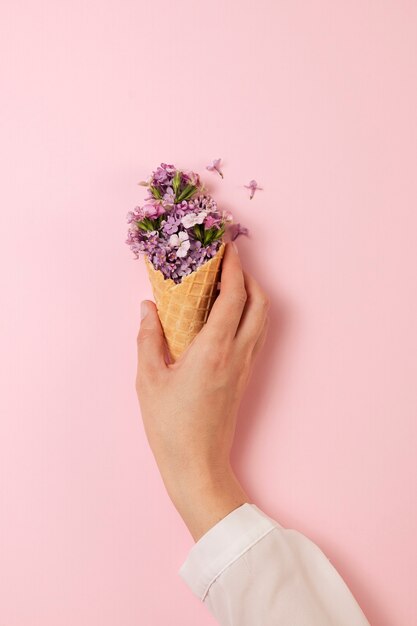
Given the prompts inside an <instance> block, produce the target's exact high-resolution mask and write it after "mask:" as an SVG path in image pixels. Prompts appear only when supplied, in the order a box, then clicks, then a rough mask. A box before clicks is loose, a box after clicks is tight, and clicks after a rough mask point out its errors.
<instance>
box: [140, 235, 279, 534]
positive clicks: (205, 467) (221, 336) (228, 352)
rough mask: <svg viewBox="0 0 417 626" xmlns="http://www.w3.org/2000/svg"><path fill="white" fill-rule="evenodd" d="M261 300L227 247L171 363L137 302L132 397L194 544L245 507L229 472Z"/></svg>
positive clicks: (156, 324)
mask: <svg viewBox="0 0 417 626" xmlns="http://www.w3.org/2000/svg"><path fill="white" fill-rule="evenodd" d="M267 312H268V300H267V298H266V296H265V294H264V292H263V291H262V289H261V288H260V286H259V285H258V283H257V282H256V281H255V279H254V278H252V277H251V276H250V275H248V274H247V273H243V271H242V267H241V263H240V258H239V255H238V253H237V248H236V246H235V244H228V245H227V246H226V252H225V256H224V260H223V267H222V274H221V287H220V294H219V296H218V298H217V299H216V301H215V303H214V305H213V308H212V310H211V312H210V315H209V318H208V321H207V323H206V324H205V326H204V327H203V329H202V330H201V331H200V332H199V334H198V335H197V337H196V338H195V339H194V341H193V342H192V344H191V345H190V346H189V347H188V349H187V350H186V351H185V352H184V354H183V355H182V356H181V358H180V359H179V360H178V361H176V362H175V363H172V364H170V363H167V362H166V344H165V338H164V334H163V331H162V327H161V324H160V321H159V318H158V314H157V310H156V307H155V305H154V303H153V302H150V301H144V302H143V303H142V322H141V326H140V331H139V336H138V372H137V393H138V398H139V403H140V407H141V411H142V418H143V423H144V427H145V431H146V434H147V437H148V440H149V444H150V446H151V449H152V452H153V454H154V456H155V459H156V462H157V464H158V467H159V470H160V472H161V476H162V479H163V481H164V483H165V486H166V488H167V491H168V494H169V495H170V497H171V499H172V501H173V503H174V505H175V506H176V508H177V510H178V511H179V513H180V515H181V516H182V517H183V519H184V521H185V523H186V524H187V526H188V528H189V529H190V532H191V534H192V535H193V537H194V539H196V540H197V539H198V538H199V537H201V536H202V535H203V534H204V533H205V532H206V531H207V530H208V529H209V528H210V527H211V526H213V525H214V524H215V523H217V522H218V521H219V520H220V519H222V518H223V517H225V516H226V515H227V514H228V513H230V512H231V511H232V510H234V509H235V508H237V507H238V506H240V505H241V504H243V503H244V502H246V501H247V496H246V494H245V493H244V491H243V489H242V487H241V486H240V485H239V483H238V481H237V479H236V477H235V475H234V472H233V470H232V468H231V465H230V451H231V447H232V443H233V437H234V433H235V426H236V416H237V411H238V408H239V404H240V401H241V398H242V394H243V391H244V389H245V386H246V384H247V381H248V378H249V376H250V372H251V369H252V365H253V362H254V359H255V356H256V355H257V353H258V352H259V350H260V348H261V346H262V344H263V342H264V339H265V335H266V330H267Z"/></svg>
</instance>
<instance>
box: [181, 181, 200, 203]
mask: <svg viewBox="0 0 417 626" xmlns="http://www.w3.org/2000/svg"><path fill="white" fill-rule="evenodd" d="M196 190H197V187H196V186H195V185H190V184H188V185H186V186H185V187H184V189H183V190H182V191H181V193H180V195H179V196H178V198H177V199H176V201H177V202H182V201H183V200H188V199H189V198H191V196H192V195H193V194H194V193H195V191H196Z"/></svg>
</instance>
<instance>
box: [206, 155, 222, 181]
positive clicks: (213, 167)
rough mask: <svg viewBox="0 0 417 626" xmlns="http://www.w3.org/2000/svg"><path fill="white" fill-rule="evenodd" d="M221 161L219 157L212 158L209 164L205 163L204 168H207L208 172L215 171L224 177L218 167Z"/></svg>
mask: <svg viewBox="0 0 417 626" xmlns="http://www.w3.org/2000/svg"><path fill="white" fill-rule="evenodd" d="M221 161H222V160H221V159H214V161H213V162H212V164H211V165H207V167H206V169H207V170H209V172H217V173H218V174H220V176H221V177H222V178H224V176H223V172H222V171H221V169H220V163H221Z"/></svg>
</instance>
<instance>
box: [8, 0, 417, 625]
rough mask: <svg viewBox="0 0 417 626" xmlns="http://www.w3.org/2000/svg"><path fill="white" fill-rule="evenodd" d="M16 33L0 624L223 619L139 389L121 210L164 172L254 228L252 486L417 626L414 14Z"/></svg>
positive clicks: (241, 464) (248, 465) (157, 22)
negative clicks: (261, 330) (166, 477)
mask: <svg viewBox="0 0 417 626" xmlns="http://www.w3.org/2000/svg"><path fill="white" fill-rule="evenodd" d="M1 22H2V26H1V30H2V33H1V36H0V64H1V81H2V91H3V94H2V100H1V108H2V111H1V116H0V127H1V148H2V160H1V172H2V183H1V210H0V214H1V222H2V223H1V233H2V244H1V249H0V254H1V261H0V266H1V269H2V278H1V295H2V307H1V318H2V320H1V321H2V330H4V337H3V339H2V357H4V359H2V366H1V367H2V369H1V372H0V381H1V386H2V392H1V406H2V413H1V423H0V442H1V443H0V446H1V455H0V470H1V485H0V486H1V499H0V507H1V511H0V513H1V515H0V525H1V528H0V625H1V626H38V625H39V626H74V625H75V624H76V625H77V626H116V625H117V626H119V625H120V626H136V625H137V624H141V625H144V626H148V625H152V626H165V625H166V624H181V625H182V626H192V625H193V626H194V625H195V624H201V625H203V626H205V625H207V626H208V625H210V624H214V620H213V618H212V617H211V616H210V615H209V614H208V613H207V612H206V609H205V607H204V606H202V605H200V603H199V601H198V600H197V599H195V598H194V597H193V596H192V595H191V592H189V590H188V589H187V588H186V587H185V585H184V584H183V583H182V581H181V580H180V579H179V577H178V576H177V570H178V568H179V567H180V565H181V563H182V562H183V560H184V559H185V557H186V555H187V552H188V550H189V548H190V547H191V545H192V542H191V538H190V536H189V535H188V531H187V530H186V529H185V527H184V526H183V523H182V521H181V520H180V519H179V518H178V516H177V514H176V512H175V511H174V510H173V508H172V506H171V504H170V502H169V501H168V498H167V496H166V495H165V493H164V490H163V488H162V484H161V481H160V479H159V476H158V473H157V470H156V467H155V465H154V462H153V459H152V456H151V454H150V452H149V451H148V447H147V444H146V441H145V438H144V434H143V431H142V426H141V421H140V417H139V413H138V408H137V404H136V397H135V393H134V389H133V381H134V373H135V361H136V354H135V349H136V344H135V340H136V332H137V328H138V312H139V302H140V300H141V299H142V298H144V297H149V296H150V288H149V285H148V283H147V279H146V276H145V272H144V268H143V265H142V263H141V262H134V261H133V260H132V258H131V254H130V252H129V250H128V248H127V247H126V246H125V245H124V243H123V242H124V238H125V232H126V225H125V215H126V213H127V211H128V210H129V209H131V208H132V207H133V206H135V204H137V203H138V202H139V201H140V199H141V198H142V197H143V191H142V189H141V188H139V187H137V184H136V183H137V182H138V181H139V180H141V179H142V178H143V177H144V176H146V175H147V174H148V173H149V172H150V171H151V170H152V169H153V168H154V167H155V166H156V165H157V164H158V163H159V162H160V161H161V160H162V161H166V162H173V163H175V164H177V165H178V166H183V167H190V168H193V169H196V170H197V171H201V172H202V173H203V174H204V178H205V180H206V182H208V183H209V184H210V185H211V188H212V191H213V192H214V193H215V195H216V197H217V199H218V200H219V201H221V203H222V204H223V205H224V206H225V207H227V208H229V209H232V210H233V211H234V212H235V214H236V215H237V216H238V217H239V218H240V220H241V221H242V222H243V223H245V224H246V225H247V226H248V227H249V228H250V231H251V235H252V237H251V239H248V240H242V241H241V242H240V249H241V254H242V258H243V260H244V263H245V266H246V267H247V268H248V269H249V270H250V271H252V272H253V273H254V274H255V275H256V276H258V277H259V278H260V279H261V282H262V284H263V285H264V287H265V289H266V290H267V291H268V293H269V294H270V297H271V300H272V312H271V317H272V324H271V332H270V335H269V343H268V345H267V347H266V349H265V352H264V354H263V358H262V359H261V360H260V362H259V364H258V369H257V372H256V373H255V375H254V377H253V380H252V384H251V387H250V389H249V391H248V395H247V398H246V401H245V408H244V410H243V411H242V415H241V418H242V419H241V426H240V430H239V435H238V441H237V446H236V452H235V457H236V466H237V469H238V472H239V475H240V476H241V478H242V481H243V483H244V485H245V486H246V488H247V489H248V490H249V492H250V494H251V496H252V499H253V501H254V502H256V503H257V504H258V506H260V507H262V508H263V509H264V510H265V511H266V512H267V513H268V514H270V515H272V516H274V517H275V518H276V519H278V520H279V521H280V522H281V523H282V524H284V525H287V526H292V527H296V528H297V529H299V530H301V531H303V532H305V533H306V534H308V535H309V536H310V537H311V538H312V539H313V540H315V541H316V542H317V543H319V545H320V546H321V547H322V549H323V550H324V551H325V552H326V554H327V555H328V556H329V557H330V558H331V560H332V562H333V563H334V564H335V565H336V566H337V567H338V569H339V571H340V572H341V573H342V575H343V576H344V578H345V579H346V581H347V582H348V584H349V585H350V587H351V589H352V591H353V592H354V594H355V595H356V597H357V598H358V600H359V602H360V603H361V605H362V607H363V608H364V610H365V612H366V614H367V616H368V618H369V620H370V621H371V623H372V624H373V625H375V624H376V625H379V626H388V625H391V624H395V625H403V624H407V625H411V624H416V623H417V610H416V602H415V598H412V594H413V592H414V589H413V585H414V583H415V578H416V561H417V546H416V540H415V529H416V521H417V520H416V517H417V511H416V499H415V493H416V486H417V485H416V471H415V443H416V438H417V432H416V408H417V401H416V390H415V355H416V351H417V332H416V313H417V311H416V308H417V294H416V281H415V268H416V262H417V251H416V227H417V219H416V200H417V184H416V179H417V177H416V163H417V161H416V157H417V123H416V111H417V86H416V85H417V81H416V78H417V76H416V72H417V3H416V2H413V1H411V0H410V1H407V0H402V1H399V0H391V1H389V0H379V1H376V0H375V1H370V0H368V1H364V0H342V1H335V0H315V1H313V2H310V1H307V0H304V1H301V0H287V1H277V2H273V1H272V0H269V1H268V2H265V1H260V2H257V3H256V4H255V2H247V1H241V2H220V1H219V0H214V1H213V2H205V3H203V2H196V1H193V2H192V1H191V0H189V1H187V0H179V1H178V2H169V1H168V0H153V1H152V2H151V1H149V2H147V3H145V2H140V1H138V0H136V1H133V0H122V1H117V2H116V0H105V1H104V2H98V0H89V1H85V0H83V1H81V0H71V1H69V0H67V1H64V2H62V1H58V2H53V1H52V0H36V2H35V1H31V0H27V1H19V0H6V1H3V2H2V19H1ZM217 156H221V157H222V158H223V159H224V173H225V179H224V181H221V180H220V178H219V177H216V175H214V174H211V173H209V172H206V171H205V170H204V166H205V165H206V163H208V162H209V161H210V160H211V159H213V158H214V157H217ZM251 178H256V179H257V180H258V181H259V183H260V184H261V185H262V186H263V187H264V191H263V192H259V194H258V195H257V196H256V198H255V200H253V201H252V202H249V200H248V198H247V192H246V190H245V189H244V188H243V185H244V184H245V183H247V182H248V181H249V180H250V179H251Z"/></svg>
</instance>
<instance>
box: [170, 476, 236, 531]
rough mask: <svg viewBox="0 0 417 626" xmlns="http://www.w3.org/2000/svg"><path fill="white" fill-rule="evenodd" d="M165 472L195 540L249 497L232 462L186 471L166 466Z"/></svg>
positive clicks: (178, 507) (176, 505)
mask: <svg viewBox="0 0 417 626" xmlns="http://www.w3.org/2000/svg"><path fill="white" fill-rule="evenodd" d="M161 476H162V479H163V481H164V484H165V487H166V489H167V492H168V495H169V497H170V498H171V500H172V502H173V504H174V506H175V508H176V509H177V511H178V513H179V514H180V516H181V517H182V519H183V520H184V523H185V525H186V526H187V528H188V529H189V531H190V533H191V535H192V537H193V539H194V540H195V541H198V540H199V539H200V537H202V536H203V535H204V534H205V533H206V532H207V531H208V530H209V529H210V528H212V527H213V526H214V525H215V524H217V523H218V522H219V521H220V520H222V519H223V518H224V517H226V515H228V514H229V513H230V512H231V511H233V510H234V509H236V508H237V507H239V506H241V505H242V504H244V503H245V502H248V501H249V500H248V496H247V495H246V493H245V491H244V489H243V488H242V486H241V485H240V483H239V481H238V480H237V478H236V476H235V474H234V472H233V470H232V468H231V467H230V464H228V465H227V466H224V467H222V468H219V467H216V468H212V467H207V466H205V465H204V466H202V465H199V466H194V467H189V468H188V469H187V471H182V472H179V471H177V472H173V471H172V470H165V469H162V471H161Z"/></svg>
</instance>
